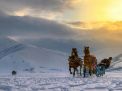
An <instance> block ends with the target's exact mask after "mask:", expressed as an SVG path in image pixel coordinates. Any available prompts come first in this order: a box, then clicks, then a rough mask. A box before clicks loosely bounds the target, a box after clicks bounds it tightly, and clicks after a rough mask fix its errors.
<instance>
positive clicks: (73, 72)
mask: <svg viewBox="0 0 122 91" xmlns="http://www.w3.org/2000/svg"><path fill="white" fill-rule="evenodd" d="M75 70H76V68H74V72H73V77H74V76H75Z"/></svg>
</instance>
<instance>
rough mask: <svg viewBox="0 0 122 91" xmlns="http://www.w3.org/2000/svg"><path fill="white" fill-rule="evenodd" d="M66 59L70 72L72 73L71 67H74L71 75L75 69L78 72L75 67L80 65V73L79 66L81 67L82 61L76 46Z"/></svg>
mask: <svg viewBox="0 0 122 91" xmlns="http://www.w3.org/2000/svg"><path fill="white" fill-rule="evenodd" d="M68 61H69V71H70V74H72V68H73V69H74V71H73V76H75V72H76V71H77V73H78V69H77V68H78V67H80V75H81V68H82V64H83V61H82V59H81V58H79V57H78V54H77V49H76V48H72V53H71V56H69V59H68Z"/></svg>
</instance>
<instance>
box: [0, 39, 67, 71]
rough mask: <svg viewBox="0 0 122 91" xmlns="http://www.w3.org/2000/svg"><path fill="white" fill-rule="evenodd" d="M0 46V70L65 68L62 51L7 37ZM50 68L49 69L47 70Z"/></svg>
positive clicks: (57, 69) (51, 69)
mask: <svg viewBox="0 0 122 91" xmlns="http://www.w3.org/2000/svg"><path fill="white" fill-rule="evenodd" d="M4 40H5V41H6V44H7V45H5V46H2V47H0V72H4V73H8V72H9V73H10V72H11V71H12V70H17V71H18V72H23V71H24V72H53V71H66V70H67V55H66V54H65V53H62V52H57V51H54V50H49V49H45V48H38V47H36V46H33V45H27V44H26V45H25V44H20V43H17V42H15V41H12V40H10V39H8V40H7V38H5V39H2V42H3V44H4ZM2 42H1V44H2ZM49 70H50V71H49Z"/></svg>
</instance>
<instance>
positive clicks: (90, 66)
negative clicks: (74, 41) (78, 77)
mask: <svg viewBox="0 0 122 91" xmlns="http://www.w3.org/2000/svg"><path fill="white" fill-rule="evenodd" d="M84 54H85V55H84V77H85V73H86V70H88V71H89V74H90V76H91V75H92V74H94V73H95V70H96V65H97V59H96V57H95V56H93V55H90V50H89V47H85V48H84Z"/></svg>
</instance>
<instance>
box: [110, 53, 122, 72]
mask: <svg viewBox="0 0 122 91" xmlns="http://www.w3.org/2000/svg"><path fill="white" fill-rule="evenodd" d="M108 71H122V54H119V55H118V56H116V57H114V58H113V60H112V62H111V65H110V68H109V69H108Z"/></svg>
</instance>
